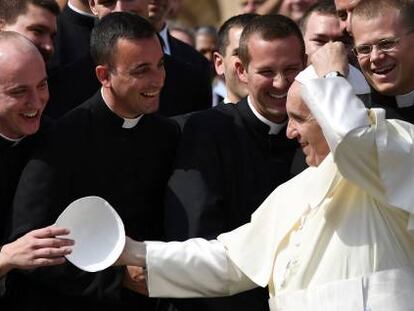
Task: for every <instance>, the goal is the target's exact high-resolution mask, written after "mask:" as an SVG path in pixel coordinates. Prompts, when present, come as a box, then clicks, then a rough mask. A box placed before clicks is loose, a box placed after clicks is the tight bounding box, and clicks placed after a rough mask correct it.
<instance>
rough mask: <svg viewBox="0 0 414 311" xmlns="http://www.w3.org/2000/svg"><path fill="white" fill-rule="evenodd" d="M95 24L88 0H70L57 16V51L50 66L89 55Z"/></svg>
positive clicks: (62, 64)
mask: <svg viewBox="0 0 414 311" xmlns="http://www.w3.org/2000/svg"><path fill="white" fill-rule="evenodd" d="M94 25H95V17H94V15H93V14H92V12H91V10H90V8H89V4H88V0H69V1H68V2H67V4H66V5H65V6H64V8H63V10H62V12H61V13H60V15H59V16H58V18H57V31H56V37H55V42H54V44H55V52H54V53H53V56H52V58H51V59H50V60H49V62H48V67H49V68H50V69H52V70H53V68H55V67H60V66H65V65H68V64H70V63H72V62H74V61H76V60H78V59H80V58H83V57H85V56H88V55H89V42H90V37H91V31H92V29H93V26H94Z"/></svg>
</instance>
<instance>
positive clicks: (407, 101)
mask: <svg viewBox="0 0 414 311" xmlns="http://www.w3.org/2000/svg"><path fill="white" fill-rule="evenodd" d="M395 100H396V101H397V106H398V108H405V107H411V106H412V105H414V90H412V91H411V92H410V93H407V94H404V95H397V96H395Z"/></svg>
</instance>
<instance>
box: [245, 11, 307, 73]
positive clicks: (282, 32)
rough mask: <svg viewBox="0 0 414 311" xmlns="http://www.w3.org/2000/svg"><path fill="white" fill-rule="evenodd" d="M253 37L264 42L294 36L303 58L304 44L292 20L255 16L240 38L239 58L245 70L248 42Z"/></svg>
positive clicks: (270, 16) (271, 16) (248, 55)
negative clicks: (257, 37)
mask: <svg viewBox="0 0 414 311" xmlns="http://www.w3.org/2000/svg"><path fill="white" fill-rule="evenodd" d="M253 36H259V37H260V38H261V39H263V40H265V41H273V40H276V39H284V38H288V37H290V36H295V37H296V38H297V39H298V41H299V43H300V46H301V50H302V53H303V56H305V42H304V41H303V36H302V33H301V31H300V29H299V27H298V25H296V23H295V22H294V21H293V20H291V19H290V18H289V17H286V16H283V15H278V14H273V15H272V14H271V15H262V16H257V17H255V18H253V19H252V20H251V21H250V22H249V23H248V24H247V25H246V27H244V29H243V32H242V34H241V36H240V47H239V58H240V60H241V62H242V63H243V66H244V67H245V68H246V69H247V68H248V65H249V63H250V54H249V40H250V38H251V37H253Z"/></svg>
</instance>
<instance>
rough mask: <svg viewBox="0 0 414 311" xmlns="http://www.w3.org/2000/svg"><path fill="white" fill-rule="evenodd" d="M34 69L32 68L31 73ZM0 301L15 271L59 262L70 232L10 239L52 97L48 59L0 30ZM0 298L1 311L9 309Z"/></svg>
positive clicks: (52, 230) (45, 231)
mask: <svg viewBox="0 0 414 311" xmlns="http://www.w3.org/2000/svg"><path fill="white" fill-rule="evenodd" d="M28 67H30V68H31V69H32V70H27V68H28ZM0 69H1V70H0V172H1V174H0V298H2V296H3V294H4V292H5V290H6V288H5V281H6V277H5V275H6V274H7V273H8V272H9V271H10V270H12V269H15V268H19V269H33V268H36V267H40V266H45V265H54V264H60V263H63V262H64V261H65V259H64V257H63V255H66V254H69V253H70V251H71V250H70V248H68V247H67V246H69V245H72V242H71V241H68V240H65V239H58V238H55V236H56V235H64V234H67V233H68V231H67V230H65V229H62V228H54V227H48V228H43V229H39V230H35V231H32V232H29V233H27V234H26V235H25V236H23V237H21V238H20V239H17V240H16V241H12V242H10V241H8V240H7V236H8V233H9V232H8V230H9V229H10V214H11V205H12V201H13V197H14V193H15V190H16V187H17V183H18V180H19V178H20V175H21V172H22V169H23V167H24V165H25V164H26V162H27V160H28V158H29V156H30V154H31V152H32V149H33V148H34V147H35V146H36V145H37V144H38V143H39V142H40V141H41V140H40V136H41V135H40V134H39V133H40V131H39V128H40V127H41V116H42V112H43V109H44V107H45V105H46V102H47V99H48V91H47V83H46V70H45V64H44V60H43V58H42V56H41V54H40V53H39V51H38V49H37V48H36V47H35V46H34V45H33V44H32V43H31V42H30V41H29V40H27V39H26V38H24V37H23V36H22V35H20V34H18V33H16V32H9V31H4V32H0ZM7 308H8V306H7V305H6V302H5V301H4V300H2V299H0V309H2V310H9V309H7Z"/></svg>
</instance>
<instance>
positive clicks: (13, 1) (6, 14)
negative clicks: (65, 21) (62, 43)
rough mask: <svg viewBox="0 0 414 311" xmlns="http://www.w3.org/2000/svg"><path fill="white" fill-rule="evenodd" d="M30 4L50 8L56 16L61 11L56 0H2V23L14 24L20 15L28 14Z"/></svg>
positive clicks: (0, 5) (0, 3)
mask: <svg viewBox="0 0 414 311" xmlns="http://www.w3.org/2000/svg"><path fill="white" fill-rule="evenodd" d="M29 4H32V5H34V6H36V7H39V8H42V9H45V10H48V11H49V12H50V13H52V14H53V15H55V16H57V15H59V13H60V9H59V5H58V4H57V3H56V0H0V23H4V24H14V23H15V22H16V20H17V18H18V17H19V16H20V15H24V14H26V12H27V8H28V6H29ZM0 28H1V27H0Z"/></svg>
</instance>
